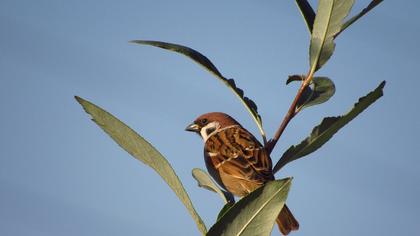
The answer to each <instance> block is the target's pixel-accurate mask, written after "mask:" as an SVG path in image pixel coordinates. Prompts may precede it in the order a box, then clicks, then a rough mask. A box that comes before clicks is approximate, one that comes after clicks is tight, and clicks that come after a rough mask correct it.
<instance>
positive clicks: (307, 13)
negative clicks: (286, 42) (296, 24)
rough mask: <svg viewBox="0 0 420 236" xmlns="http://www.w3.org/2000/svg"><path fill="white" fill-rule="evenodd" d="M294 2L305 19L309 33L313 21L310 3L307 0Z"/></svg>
mask: <svg viewBox="0 0 420 236" xmlns="http://www.w3.org/2000/svg"><path fill="white" fill-rule="evenodd" d="M295 2H296V4H297V5H298V7H299V10H300V13H301V14H302V16H303V18H304V19H305V23H306V26H307V27H308V30H309V33H312V29H313V27H314V21H315V12H314V9H313V8H312V6H311V4H309V2H308V1H307V0H296V1H295Z"/></svg>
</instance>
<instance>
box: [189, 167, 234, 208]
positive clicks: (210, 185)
mask: <svg viewBox="0 0 420 236" xmlns="http://www.w3.org/2000/svg"><path fill="white" fill-rule="evenodd" d="M192 176H193V177H194V179H195V180H197V183H198V186H199V187H202V188H205V189H207V190H210V191H213V192H215V193H217V194H219V195H220V197H221V198H222V200H223V202H224V203H225V204H226V203H228V202H230V201H233V199H234V198H233V195H232V194H231V193H228V192H225V191H223V190H221V189H220V188H219V186H217V184H216V183H215V182H214V181H213V180H212V179H211V177H210V176H209V174H207V172H205V171H204V170H202V169H199V168H194V169H193V170H192Z"/></svg>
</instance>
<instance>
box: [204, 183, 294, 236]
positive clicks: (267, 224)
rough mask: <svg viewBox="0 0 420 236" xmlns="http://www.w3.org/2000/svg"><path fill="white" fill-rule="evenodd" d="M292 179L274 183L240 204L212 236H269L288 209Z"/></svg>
mask: <svg viewBox="0 0 420 236" xmlns="http://www.w3.org/2000/svg"><path fill="white" fill-rule="evenodd" d="M291 180H292V179H291V178H286V179H282V180H274V181H271V182H268V183H267V184H265V185H264V186H262V187H260V188H258V189H257V190H255V191H253V192H252V193H250V194H249V195H247V196H246V197H244V198H242V199H241V200H240V201H238V202H237V203H236V204H235V205H234V206H232V207H231V208H230V209H229V210H228V211H227V212H226V213H225V214H224V215H223V216H222V217H221V218H220V220H218V221H217V222H216V223H215V224H214V225H213V226H212V227H211V228H210V230H209V232H208V233H207V235H208V236H255V235H258V236H269V235H270V233H271V231H272V229H273V226H274V222H275V220H276V218H277V216H278V214H279V213H280V211H281V209H282V208H283V206H284V203H285V201H286V198H287V194H288V192H289V189H290V184H291Z"/></svg>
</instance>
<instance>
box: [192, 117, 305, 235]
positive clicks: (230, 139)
mask: <svg viewBox="0 0 420 236" xmlns="http://www.w3.org/2000/svg"><path fill="white" fill-rule="evenodd" d="M185 130H186V131H191V132H194V133H197V134H199V135H200V136H201V138H202V139H203V141H204V161H205V164H206V167H207V171H208V172H209V174H210V175H211V176H212V178H213V179H214V180H215V181H216V182H217V183H218V184H219V185H220V186H221V187H222V188H224V189H225V190H226V191H228V192H230V193H232V194H233V195H236V196H238V197H244V196H246V195H248V194H249V193H251V192H252V191H254V190H255V189H257V188H259V187H261V186H263V185H264V184H265V183H267V182H268V181H272V180H274V174H273V171H272V162H271V158H270V156H269V154H268V153H267V151H266V149H265V148H264V146H263V145H261V143H260V142H259V141H258V140H257V139H256V138H255V137H254V135H252V134H251V133H250V132H249V131H248V130H246V129H245V128H244V127H242V125H240V124H239V123H238V122H237V121H236V120H235V119H234V118H232V117H231V116H229V115H227V114H225V113H222V112H210V113H206V114H203V115H200V116H199V117H198V118H196V119H195V120H194V122H193V123H191V124H190V125H188V126H187V127H186V128H185ZM276 222H277V224H278V227H279V230H280V232H281V233H282V234H283V235H288V234H289V233H290V232H291V231H294V230H298V229H299V223H298V221H297V220H296V219H295V217H294V216H293V214H292V212H291V211H290V210H289V208H288V207H287V205H286V204H285V205H284V206H283V208H282V210H281V212H280V213H279V216H278V217H277V219H276Z"/></svg>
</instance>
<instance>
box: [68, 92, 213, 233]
mask: <svg viewBox="0 0 420 236" xmlns="http://www.w3.org/2000/svg"><path fill="white" fill-rule="evenodd" d="M75 98H76V100H77V102H79V103H80V105H81V106H82V107H83V109H84V110H85V111H86V113H88V114H89V115H91V116H92V120H93V121H94V122H95V123H96V124H97V125H98V126H99V127H100V128H101V129H102V130H103V131H105V133H107V134H108V135H109V136H110V137H111V138H112V139H113V140H114V141H115V142H116V143H117V144H118V145H119V146H120V147H121V148H123V149H124V150H125V151H127V152H128V153H129V154H130V155H132V156H133V157H134V158H136V159H137V160H139V161H141V162H143V163H144V164H146V165H148V166H149V167H151V168H152V169H154V170H155V171H156V172H157V173H158V174H159V175H160V176H161V177H162V179H163V180H164V181H165V182H166V183H167V184H168V186H169V187H170V188H171V189H172V190H173V191H174V193H175V194H176V195H177V197H178V198H179V199H180V200H181V202H182V203H183V204H184V206H185V207H186V208H187V210H188V211H189V213H190V215H191V216H192V218H193V219H194V221H195V223H196V224H197V227H198V229H199V230H200V232H201V233H202V234H203V235H204V234H206V232H207V229H206V226H205V224H204V222H203V221H202V219H201V217H200V216H199V215H198V213H197V212H196V210H195V208H194V206H193V204H192V202H191V199H190V198H189V196H188V193H187V192H186V191H185V188H184V187H183V185H182V183H181V181H180V179H179V178H178V176H177V175H176V173H175V171H174V170H173V168H172V167H171V165H170V164H169V162H168V161H167V160H166V159H165V158H164V157H163V156H162V154H160V153H159V151H158V150H156V149H155V148H154V147H153V146H152V145H151V144H150V143H149V142H147V141H146V140H145V139H144V138H143V137H141V136H140V135H139V134H137V133H136V132H135V131H134V130H132V129H131V128H130V127H128V126H127V125H125V124H124V123H123V122H121V121H120V120H118V119H117V118H116V117H114V116H113V115H112V114H110V113H109V112H107V111H105V110H104V109H102V108H100V107H99V106H96V105H95V104H93V103H91V102H89V101H87V100H85V99H83V98H80V97H78V96H75Z"/></svg>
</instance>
